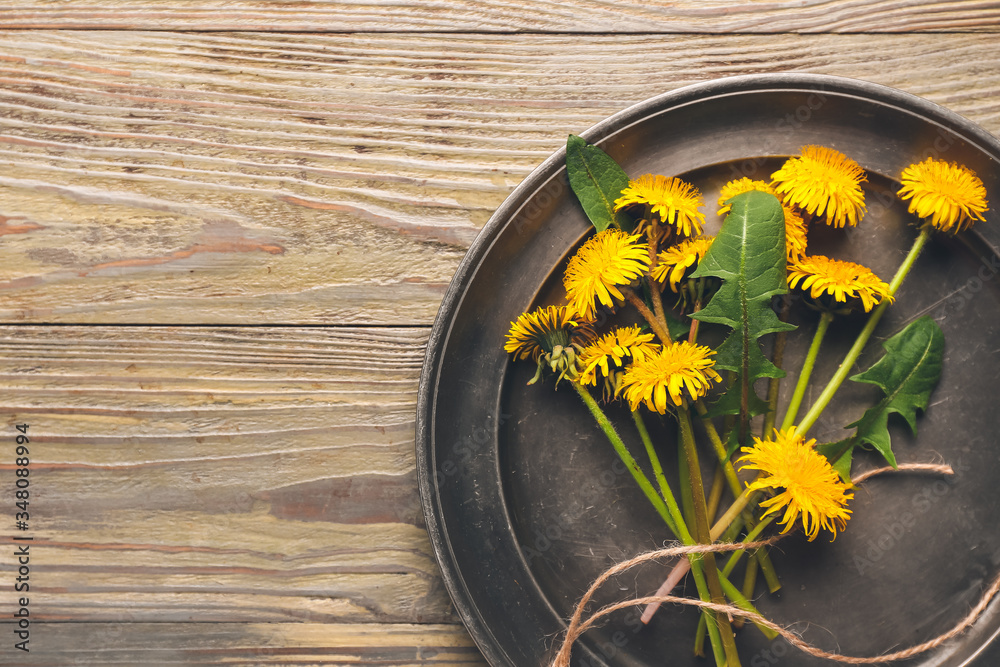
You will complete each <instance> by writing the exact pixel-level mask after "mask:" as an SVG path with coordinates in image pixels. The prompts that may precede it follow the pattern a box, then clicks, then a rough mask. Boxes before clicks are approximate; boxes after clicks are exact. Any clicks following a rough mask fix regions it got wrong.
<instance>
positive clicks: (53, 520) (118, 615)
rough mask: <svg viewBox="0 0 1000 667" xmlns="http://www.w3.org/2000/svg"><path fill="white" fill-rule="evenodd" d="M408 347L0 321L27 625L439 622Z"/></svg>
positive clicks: (416, 348)
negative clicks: (17, 475) (20, 510)
mask: <svg viewBox="0 0 1000 667" xmlns="http://www.w3.org/2000/svg"><path fill="white" fill-rule="evenodd" d="M426 334H427V331H426V329H370V330H357V329H319V328H315V329H314V328H309V329H273V328H251V329H208V328H205V329H203V328H160V327H124V328H122V327H114V328H112V327H87V326H84V327H34V326H23V327H18V326H8V327H3V328H0V424H3V427H2V429H3V431H4V432H5V433H6V434H7V435H6V436H2V437H4V438H8V436H9V438H8V439H9V440H10V441H11V442H13V438H14V436H15V435H17V433H16V431H15V429H14V425H15V424H28V425H29V428H28V434H29V437H30V439H31V442H30V443H29V447H30V481H31V486H30V489H31V498H30V506H29V510H30V511H29V513H30V521H29V526H30V530H29V531H27V532H24V533H19V534H21V535H30V536H32V537H33V538H34V540H33V541H32V542H31V553H32V575H31V577H32V578H31V584H30V585H31V590H30V592H31V601H32V614H33V618H35V619H37V620H38V621H41V622H51V621H88V622H89V621H100V622H120V623H124V624H131V623H145V622H152V621H155V622H182V621H189V622H199V623H216V622H236V621H243V622H247V623H261V622H270V623H282V622H292V621H298V622H304V623H330V624H337V623H389V624H393V623H402V624H414V623H446V624H447V623H455V622H456V619H455V617H454V615H453V613H452V611H451V606H450V602H449V600H448V596H447V593H446V592H445V590H444V588H443V585H442V583H441V580H440V574H439V573H438V569H437V565H436V563H435V560H434V557H433V554H432V552H431V549H430V544H429V541H428V538H427V534H426V532H425V531H424V528H423V520H422V514H421V510H420V504H419V497H418V494H417V488H416V479H415V477H414V451H413V447H414V442H413V438H414V434H413V419H414V415H415V412H416V406H415V401H416V387H417V379H418V376H419V371H420V366H421V362H422V358H423V356H422V355H423V346H424V343H425V339H426ZM13 467H14V460H13V459H12V458H10V457H8V458H5V459H3V460H2V461H0V476H2V477H4V478H8V475H10V474H11V470H12V468H13ZM11 479H12V478H11ZM13 491H14V485H13V484H4V485H0V504H2V505H3V506H4V507H13V505H14V498H13ZM11 519H12V517H11ZM12 520H13V519H12ZM13 552H14V550H13V549H3V550H0V575H2V577H3V578H4V579H6V577H7V576H9V575H10V573H11V572H13V571H15V570H16V569H17V564H16V561H15V558H14V556H13ZM65 648H66V649H69V648H70V647H65ZM135 664H146V663H135Z"/></svg>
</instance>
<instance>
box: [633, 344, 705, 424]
mask: <svg viewBox="0 0 1000 667" xmlns="http://www.w3.org/2000/svg"><path fill="white" fill-rule="evenodd" d="M714 354H715V351H714V350H712V349H710V348H708V347H705V346H703V345H692V344H691V343H688V342H687V341H681V342H678V343H672V344H670V345H667V346H666V347H664V348H662V349H661V350H660V351H659V352H658V353H656V354H653V355H650V356H648V357H645V358H643V359H641V360H640V359H636V360H635V361H633V362H632V365H631V366H629V368H628V370H627V371H625V375H624V377H622V381H621V386H620V387H619V393H621V394H623V395H624V396H625V399H626V400H627V401H628V402H629V405H630V406H631V407H632V409H633V410H636V409H638V407H639V404H640V403H645V404H646V407H647V408H649V409H650V410H655V411H657V412H659V413H660V414H661V415H662V414H664V413H665V412H666V411H667V402H668V394H669V401H670V402H671V403H673V404H674V405H676V406H679V405H681V404H682V403H683V401H684V398H685V397H687V398H691V399H693V400H697V399H698V398H701V397H702V396H704V395H705V394H706V393H708V390H709V389H711V387H712V382H718V381H719V380H721V379H722V378H720V377H719V374H718V373H716V372H715V371H714V370H712V366H714V365H715V360H714V359H712V358H711V357H712V355H714Z"/></svg>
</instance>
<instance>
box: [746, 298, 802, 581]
mask: <svg viewBox="0 0 1000 667" xmlns="http://www.w3.org/2000/svg"><path fill="white" fill-rule="evenodd" d="M791 307H792V300H791V299H790V298H788V295H787V294H786V295H785V296H784V298H783V299H782V304H781V313H780V315H779V319H780V320H781V321H782V322H787V321H788V312H789V311H790V310H791ZM787 339H788V332H787V331H779V332H778V333H776V334H775V335H774V351H773V352H772V353H771V363H773V364H774V365H775V366H777V367H778V368H783V365H784V362H785V342H786V340H787ZM780 389H781V378H770V379H769V380H768V383H767V414H766V415H764V426H763V428H762V429H761V437H762V438H766V437H768V435H770V433H771V432H772V431H773V430H774V423H775V421H776V420H777V415H778V393H779V390H780ZM744 590H745V589H744Z"/></svg>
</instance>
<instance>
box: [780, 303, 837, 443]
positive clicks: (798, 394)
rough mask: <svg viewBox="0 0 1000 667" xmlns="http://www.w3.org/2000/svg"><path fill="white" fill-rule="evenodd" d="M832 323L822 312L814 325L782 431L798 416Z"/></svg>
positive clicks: (826, 313)
mask: <svg viewBox="0 0 1000 667" xmlns="http://www.w3.org/2000/svg"><path fill="white" fill-rule="evenodd" d="M832 321H833V313H831V312H830V311H828V310H824V311H823V315H822V316H820V318H819V324H818V325H816V333H815V334H814V335H813V339H812V344H811V345H810V346H809V352H808V353H807V354H806V359H805V361H804V362H803V363H802V370H801V371H799V380H798V382H796V383H795V391H794V392H793V393H792V400H791V402H790V403H789V404H788V410H787V411H786V412H785V419H784V421H782V422H781V430H782V431H784V430H786V429H788V428H789V427H790V426H791V425H792V424H794V423H795V417H797V416H798V414H799V407H800V406H801V405H802V397H803V396H805V395H806V388H807V387H808V386H809V376H810V375H812V371H813V366H815V365H816V357H817V356H819V348H820V346H821V345H822V344H823V337H824V336H826V331H827V329H829V328H830V322H832ZM770 435H771V434H770V433H769V432H765V433H764V437H769V436H770Z"/></svg>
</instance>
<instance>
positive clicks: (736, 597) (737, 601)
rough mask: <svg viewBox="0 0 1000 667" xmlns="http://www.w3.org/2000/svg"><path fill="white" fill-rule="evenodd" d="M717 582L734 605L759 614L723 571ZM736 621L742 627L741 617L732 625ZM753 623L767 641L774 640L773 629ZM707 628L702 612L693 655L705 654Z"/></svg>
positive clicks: (775, 634) (775, 633)
mask: <svg viewBox="0 0 1000 667" xmlns="http://www.w3.org/2000/svg"><path fill="white" fill-rule="evenodd" d="M750 562H751V563H756V562H757V561H754V560H751V561H750ZM719 582H720V583H721V584H722V590H723V591H724V592H725V594H726V597H727V598H729V601H730V602H732V603H733V604H734V605H736V606H737V607H739V608H740V609H742V610H743V611H748V612H750V613H752V614H760V611H758V610H757V608H756V607H754V606H753V603H752V602H750V600H749V599H748V596H746V595H744V594H743V593H742V592H741V591H740V590H739V589H737V588H736V587H735V586H734V585H733V584H732V582H730V581H729V579H728V575H726V573H725V572H720V573H719ZM737 623H739V624H740V625H741V627H742V623H743V619H742V618H739V619H736V620H734V621H733V625H736V624H737ZM754 625H756V626H757V629H758V630H760V631H761V634H763V635H764V636H765V637H767V639H768V641H771V640H774V639H775V638H776V637H777V636H778V633H777V632H775V631H774V630H772V629H771V628H769V627H767V626H765V625H758V624H756V623H755V624H754ZM707 630H708V623H707V622H706V620H705V615H704V614H702V615H701V618H699V619H698V630H697V631H696V632H695V639H694V654H695V655H698V656H702V655H704V654H705V636H706V633H707Z"/></svg>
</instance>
